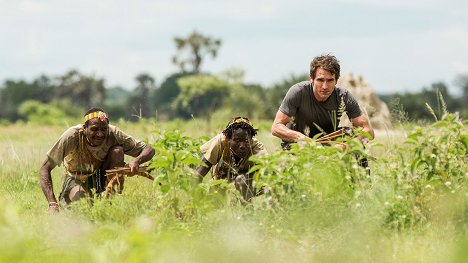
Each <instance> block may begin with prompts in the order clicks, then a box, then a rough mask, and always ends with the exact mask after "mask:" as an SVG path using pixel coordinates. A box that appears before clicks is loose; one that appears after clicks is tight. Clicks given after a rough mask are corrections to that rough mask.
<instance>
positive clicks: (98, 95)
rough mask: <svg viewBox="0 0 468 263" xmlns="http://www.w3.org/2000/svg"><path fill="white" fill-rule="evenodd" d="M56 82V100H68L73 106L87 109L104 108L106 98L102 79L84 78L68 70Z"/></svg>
mask: <svg viewBox="0 0 468 263" xmlns="http://www.w3.org/2000/svg"><path fill="white" fill-rule="evenodd" d="M57 81H58V84H57V91H56V96H57V98H59V99H63V98H68V99H70V101H71V102H72V103H73V104H75V105H78V106H81V107H83V108H87V109H88V108H91V107H104V100H105V98H106V88H105V86H104V79H97V78H95V77H93V76H85V75H82V74H81V73H79V72H78V71H77V70H70V71H68V72H67V73H66V74H65V75H63V76H59V77H57Z"/></svg>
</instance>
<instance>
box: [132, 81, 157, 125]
mask: <svg viewBox="0 0 468 263" xmlns="http://www.w3.org/2000/svg"><path fill="white" fill-rule="evenodd" d="M135 80H136V82H137V86H136V88H135V89H134V90H133V92H132V94H131V96H130V97H129V101H128V108H130V109H131V111H132V116H138V117H144V118H148V117H150V116H151V115H152V107H151V106H152V105H151V103H150V97H149V96H150V94H151V93H152V92H153V90H155V81H154V78H153V77H152V76H150V75H149V74H147V73H142V74H139V75H138V76H136V77H135Z"/></svg>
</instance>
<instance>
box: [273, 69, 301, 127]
mask: <svg viewBox="0 0 468 263" xmlns="http://www.w3.org/2000/svg"><path fill="white" fill-rule="evenodd" d="M309 79H310V77H309V75H308V74H303V75H294V74H291V75H290V76H289V77H286V78H284V79H283V80H281V81H280V82H278V83H275V84H274V85H273V86H272V87H270V88H268V89H266V90H265V93H266V96H265V97H266V100H267V106H268V108H267V114H268V116H269V117H270V118H274V117H275V115H276V112H277V111H278V108H279V106H280V105H281V102H282V101H283V98H284V96H285V95H286V92H288V90H289V88H291V87H292V86H293V85H294V84H296V83H298V82H301V81H304V80H309Z"/></svg>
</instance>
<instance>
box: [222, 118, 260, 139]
mask: <svg viewBox="0 0 468 263" xmlns="http://www.w3.org/2000/svg"><path fill="white" fill-rule="evenodd" d="M237 129H244V130H246V131H247V134H248V135H249V136H251V137H253V136H255V135H257V131H258V129H255V128H254V127H253V124H252V122H251V121H250V120H249V119H248V118H246V117H235V118H232V119H231V121H229V123H228V125H227V126H226V128H225V129H224V130H223V134H224V135H226V137H227V138H229V139H231V138H232V133H233V132H234V130H237Z"/></svg>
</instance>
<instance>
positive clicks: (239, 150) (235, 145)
mask: <svg viewBox="0 0 468 263" xmlns="http://www.w3.org/2000/svg"><path fill="white" fill-rule="evenodd" d="M229 146H230V147H231V150H232V151H233V152H234V154H235V155H236V156H237V157H240V158H247V157H249V155H250V153H251V151H252V150H251V146H252V137H250V136H249V134H248V133H247V130H244V129H241V128H239V129H236V130H234V131H233V132H232V138H231V139H229Z"/></svg>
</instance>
